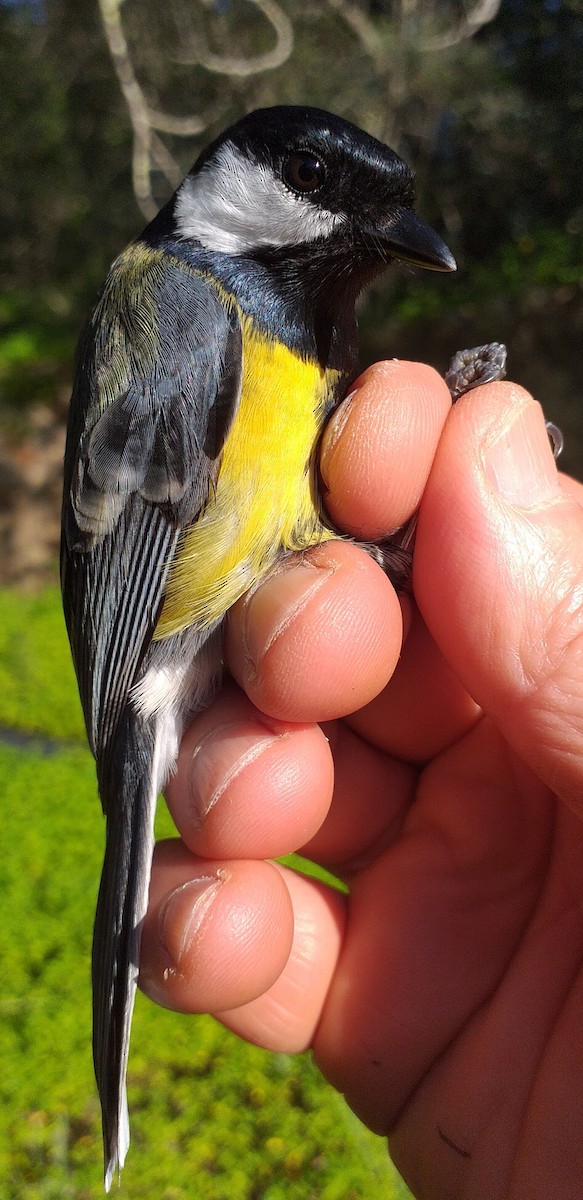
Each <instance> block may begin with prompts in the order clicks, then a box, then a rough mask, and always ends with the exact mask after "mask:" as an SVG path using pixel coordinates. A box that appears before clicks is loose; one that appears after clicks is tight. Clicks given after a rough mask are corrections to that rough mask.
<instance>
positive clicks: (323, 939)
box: [215, 867, 346, 1054]
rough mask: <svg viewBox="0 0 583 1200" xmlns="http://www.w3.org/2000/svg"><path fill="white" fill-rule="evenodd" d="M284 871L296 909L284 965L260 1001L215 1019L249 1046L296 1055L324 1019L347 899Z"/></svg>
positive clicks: (283, 875)
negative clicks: (292, 931)
mask: <svg viewBox="0 0 583 1200" xmlns="http://www.w3.org/2000/svg"><path fill="white" fill-rule="evenodd" d="M280 870H281V873H282V878H283V879H284V881H285V884H286V887H287V888H288V890H289V896H290V900H291V903H292V906H293V911H294V938H293V944H292V948H291V951H290V954H289V957H288V960H287V962H286V964H285V967H284V969H283V971H282V972H281V974H280V975H279V976H278V978H277V979H276V981H275V983H273V984H272V985H271V987H270V988H268V989H267V990H266V991H265V992H264V993H263V994H262V995H261V996H258V997H257V999H255V1000H252V1001H250V1002H249V1003H248V1004H245V1005H241V1006H240V1007H239V1008H236V1009H231V1010H230V1011H229V1010H225V1011H223V1012H217V1013H216V1014H215V1015H216V1016H218V1017H219V1018H220V1020H221V1021H222V1022H223V1024H224V1025H226V1026H227V1028H229V1029H232V1030H233V1032H234V1033H237V1034H239V1036H240V1037H244V1038H246V1040H247V1041H249V1042H255V1043H256V1044H257V1045H259V1046H264V1047H265V1049H266V1050H276V1051H279V1052H280V1053H283V1052H285V1053H287V1054H295V1053H297V1052H298V1051H301V1050H306V1049H308V1048H309V1047H310V1046H311V1044H312V1042H313V1039H314V1034H315V1031H316V1029H317V1027H318V1024H319V1021H320V1018H321V1015H322V1009H323V1006H324V1003H325V1000H326V996H327V994H328V990H329V988H330V984H331V981H332V979H333V977H334V972H335V970H336V966H337V963H338V956H339V954H340V951H341V947H342V939H343V935H344V926H345V920H346V897H344V896H342V895H341V894H340V893H339V892H336V891H333V890H332V889H330V888H328V887H324V885H323V884H320V883H317V882H316V881H315V880H313V879H308V878H306V877H305V876H304V875H300V874H298V873H297V872H294V871H289V870H286V868H284V867H282V868H280Z"/></svg>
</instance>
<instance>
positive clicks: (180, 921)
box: [160, 871, 227, 969]
mask: <svg viewBox="0 0 583 1200" xmlns="http://www.w3.org/2000/svg"><path fill="white" fill-rule="evenodd" d="M226 878H227V872H226V871H220V872H219V871H217V872H216V873H215V874H210V875H200V876H199V878H198V879H189V880H188V882H187V883H183V884H181V886H180V887H177V888H176V890H175V891H173V892H171V894H170V895H169V897H168V899H167V900H166V903H165V904H164V907H163V909H162V911H161V913H160V932H161V935H162V942H163V944H164V946H165V948H166V950H167V952H168V954H169V955H170V958H171V959H172V961H173V963H174V964H175V966H176V967H177V968H178V969H180V968H181V965H182V963H183V960H184V958H185V957H186V955H187V954H188V952H189V950H190V947H191V946H192V943H193V941H194V939H195V937H196V935H197V933H198V931H199V929H200V926H201V925H202V922H203V920H204V918H205V917H206V915H207V913H208V911H209V909H210V907H211V904H212V903H213V900H214V898H215V896H216V894H217V892H218V890H219V888H220V887H221V886H222V884H223V883H224V882H225V879H226Z"/></svg>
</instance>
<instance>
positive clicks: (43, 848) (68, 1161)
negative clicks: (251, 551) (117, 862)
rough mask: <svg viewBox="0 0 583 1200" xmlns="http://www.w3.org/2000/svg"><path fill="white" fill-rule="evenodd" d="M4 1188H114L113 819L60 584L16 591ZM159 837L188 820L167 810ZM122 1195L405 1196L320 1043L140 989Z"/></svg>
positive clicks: (8, 673) (7, 768) (86, 1197)
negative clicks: (110, 1010) (250, 1039)
mask: <svg viewBox="0 0 583 1200" xmlns="http://www.w3.org/2000/svg"><path fill="white" fill-rule="evenodd" d="M0 630H1V631H2V633H1V640H0V705H1V706H2V707H0V730H3V732H4V734H5V735H6V733H7V732H8V733H9V734H10V732H11V731H14V732H16V733H18V732H22V731H23V730H34V731H35V732H36V733H38V735H39V738H48V737H50V738H51V739H57V738H58V739H64V743H63V744H62V745H60V744H59V743H58V742H57V743H55V742H54V741H53V742H51V743H50V744H45V742H44V741H39V743H38V745H36V746H35V744H34V741H32V742H27V743H26V744H25V745H23V746H21V747H20V748H15V747H13V746H10V745H7V744H5V743H4V744H3V742H2V740H1V739H0V795H1V797H2V826H3V828H2V841H3V847H4V853H3V855H2V857H1V858H0V893H1V895H2V922H1V923H0V961H1V962H2V968H3V969H2V980H3V986H2V994H1V997H0V1016H1V1019H0V1068H1V1069H0V1114H1V1116H0V1200H67V1198H71V1200H72V1198H76V1200H91V1198H94V1200H98V1198H100V1197H102V1196H103V1185H102V1179H101V1133H100V1124H99V1106H98V1102H97V1098H96V1095H95V1086H94V1082H93V1074H92V1067H91V1052H90V1021H91V1017H90V983H89V957H90V945H91V926H92V920H93V911H94V906H95V899H96V893H97V883H98V878H99V870H100V865H101V856H102V845H103V819H102V816H101V812H100V808H99V804H98V801H97V797H96V786H95V771H94V765H93V762H92V759H91V756H90V754H89V752H88V751H87V750H86V749H85V748H84V747H83V746H82V745H79V747H78V748H76V747H75V746H73V747H68V746H67V745H66V743H67V742H69V741H70V740H71V739H76V738H80V735H81V723H80V717H79V711H78V706H77V701H76V699H75V693H74V683H73V678H72V670H71V668H70V664H69V656H68V649H67V646H66V639H65V635H64V631H63V626H62V622H61V618H60V614H59V600H58V596H57V595H56V593H55V592H47V593H45V594H44V595H43V596H40V597H37V598H28V597H20V596H18V595H15V594H7V593H1V592H0ZM157 832H158V835H159V836H167V835H168V834H169V833H170V832H171V827H170V822H169V818H168V815H167V813H165V812H164V810H162V812H161V813H160V816H159V818H158V821H157ZM129 1098H130V1107H131V1110H132V1135H133V1136H132V1147H131V1150H130V1154H129V1156H128V1161H127V1166H126V1168H125V1170H124V1172H123V1176H122V1183H121V1186H120V1188H119V1190H118V1189H117V1186H116V1185H114V1186H115V1187H116V1195H118V1196H119V1198H120V1200H125V1198H127V1200H138V1198H139V1200H148V1198H151V1200H154V1198H155V1200H187V1197H188V1198H190V1197H192V1196H196V1197H197V1198H198V1200H225V1198H226V1197H227V1196H228V1197H229V1200H258V1198H259V1197H261V1198H262V1200H284V1198H285V1200H369V1198H370V1200H377V1197H380V1196H382V1197H383V1200H404V1198H405V1197H406V1196H408V1193H407V1191H406V1189H405V1187H404V1185H403V1184H402V1183H401V1182H400V1181H399V1179H398V1177H397V1176H396V1174H395V1172H394V1171H393V1169H392V1168H391V1166H390V1163H389V1161H388V1159H387V1157H386V1149H385V1145H384V1142H383V1141H382V1140H381V1139H380V1138H376V1137H374V1136H373V1135H372V1134H370V1133H369V1132H368V1131H367V1130H365V1129H364V1127H363V1126H361V1124H360V1123H359V1122H358V1121H357V1119H356V1118H355V1117H354V1116H353V1115H352V1114H351V1113H350V1111H349V1110H348V1108H347V1106H346V1105H345V1103H344V1101H343V1100H342V1099H341V1097H339V1096H338V1095H336V1093H334V1092H333V1090H332V1089H331V1088H328V1087H327V1086H326V1085H325V1084H324V1083H323V1081H322V1079H321V1077H320V1075H319V1073H318V1072H317V1070H316V1068H315V1067H314V1065H313V1063H312V1062H311V1059H310V1058H309V1056H308V1055H302V1056H298V1057H296V1058H291V1057H289V1056H287V1055H273V1054H267V1053H266V1052H264V1051H261V1050H259V1049H257V1048H256V1047H252V1046H246V1045H245V1044H243V1043H242V1042H239V1041H238V1040H237V1039H236V1038H235V1037H234V1036H232V1035H230V1034H228V1033H227V1032H226V1031H225V1030H223V1029H222V1028H221V1027H220V1026H219V1025H218V1024H216V1023H215V1022H214V1021H213V1020H211V1019H210V1018H206V1017H197V1018H186V1017H181V1016H179V1015H178V1014H176V1013H170V1012H165V1011H163V1010H161V1009H159V1008H156V1007H155V1006H154V1005H153V1004H151V1003H150V1002H149V1001H147V1000H146V999H145V998H144V997H143V996H141V995H140V996H138V1002H137V1005H136V1016H135V1021H134V1033H133V1040H132V1051H131V1055H130V1069H129Z"/></svg>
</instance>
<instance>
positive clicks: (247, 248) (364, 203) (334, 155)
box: [173, 106, 455, 290]
mask: <svg viewBox="0 0 583 1200" xmlns="http://www.w3.org/2000/svg"><path fill="white" fill-rule="evenodd" d="M413 203H414V189H413V175H412V172H411V170H410V168H409V167H408V166H407V165H406V163H404V162H403V160H402V159H401V158H399V156H398V155H397V154H395V152H394V151H393V150H390V149H389V148H388V147H387V146H384V145H383V144H382V143H381V142H378V141H377V140H376V139H375V138H373V137H371V136H370V135H369V134H367V133H364V132H363V131H362V130H361V129H358V128H357V127H356V126H355V125H352V124H350V122H348V121H344V120H342V119H341V118H340V117H336V116H332V114H330V113H327V112H324V111H322V110H321V109H317V108H304V107H288V106H280V107H276V108H267V109H258V110H257V111H255V112H252V113H250V114H249V115H248V116H246V117H243V119H242V120H241V121H239V122H238V123H237V124H236V125H233V126H232V127H231V128H230V129H227V130H226V131H225V132H224V133H223V134H221V136H220V137H219V138H217V140H216V141H214V142H213V143H212V144H211V145H210V146H208V147H207V149H206V150H205V151H203V153H202V154H201V156H200V158H199V159H198V161H197V162H196V163H195V165H194V167H193V168H192V171H191V172H190V173H189V174H188V175H187V177H186V179H185V180H184V182H183V183H182V184H181V186H180V188H179V189H178V191H177V193H176V197H175V201H174V214H173V216H174V224H175V232H176V234H177V235H178V237H180V238H183V239H189V240H193V241H194V242H197V243H199V244H200V245H202V246H203V247H204V248H205V249H208V250H211V251H215V252H219V253H223V254H227V255H230V256H234V257H238V256H243V257H255V258H257V257H262V256H263V257H264V258H266V257H267V258H269V256H271V257H272V258H274V259H275V260H278V259H279V261H281V260H282V259H286V258H290V259H291V258H293V257H296V258H297V257H298V255H299V256H300V257H302V258H303V259H304V260H306V259H309V258H310V257H311V256H313V257H316V258H317V259H319V260H320V262H321V261H322V255H323V254H325V255H326V259H327V261H328V262H330V263H332V264H334V263H336V264H337V270H338V274H340V273H342V274H343V275H344V276H346V275H347V274H348V275H350V274H352V276H353V277H354V280H355V281H356V290H359V289H360V287H362V286H364V284H365V283H367V282H368V280H369V279H370V278H372V277H373V276H374V275H375V274H377V273H378V271H379V270H382V269H383V268H384V267H385V266H386V265H387V264H388V263H389V262H390V261H391V259H392V258H397V259H400V260H402V261H404V262H409V263H415V264H417V265H418V266H422V267H428V268H430V269H432V270H436V271H453V270H455V261H454V259H453V257H452V255H451V253H450V251H449V250H448V249H447V246H445V244H444V243H443V242H442V241H441V239H440V238H439V237H438V236H437V234H436V233H434V232H433V230H432V229H430V227H429V226H428V225H426V224H425V223H424V222H423V221H421V220H420V218H419V217H417V216H416V214H415V212H414V210H413Z"/></svg>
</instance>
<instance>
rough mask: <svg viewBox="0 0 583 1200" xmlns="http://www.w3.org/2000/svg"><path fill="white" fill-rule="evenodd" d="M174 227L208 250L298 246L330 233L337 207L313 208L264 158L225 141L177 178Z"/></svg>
mask: <svg viewBox="0 0 583 1200" xmlns="http://www.w3.org/2000/svg"><path fill="white" fill-rule="evenodd" d="M175 218H176V224H177V227H178V233H179V236H180V237H183V238H193V239H195V240H196V241H198V242H200V243H201V244H202V245H203V246H204V247H205V248H206V249H207V250H219V251H222V252H223V253H225V254H244V253H245V251H248V250H254V249H257V248H258V247H260V246H297V245H299V244H301V243H302V242H313V241H316V239H318V238H325V237H328V236H329V235H330V234H331V233H332V232H333V230H335V229H337V228H338V226H339V225H341V224H342V221H343V218H342V215H341V214H339V213H331V212H328V211H327V210H326V209H321V208H317V207H316V205H314V204H312V203H311V202H310V201H309V200H308V199H303V198H302V197H301V196H296V195H294V193H293V192H290V191H288V189H287V188H286V186H285V184H284V183H283V181H282V180H281V179H277V177H276V176H275V175H274V174H273V171H271V170H270V169H269V167H267V166H265V165H264V164H261V163H257V162H252V161H250V160H249V159H248V158H246V157H245V155H244V154H242V153H241V152H240V151H239V150H238V149H237V148H236V146H234V145H233V143H232V142H226V143H225V144H224V145H223V146H221V147H220V149H219V150H218V151H217V153H216V154H215V156H214V158H212V159H211V160H210V162H208V163H207V164H206V166H204V167H203V168H202V170H201V171H200V172H199V173H198V175H192V176H191V175H189V176H187V178H186V179H185V180H184V182H183V183H182V184H181V186H180V188H179V190H178V196H177V200H176V208H175Z"/></svg>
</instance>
